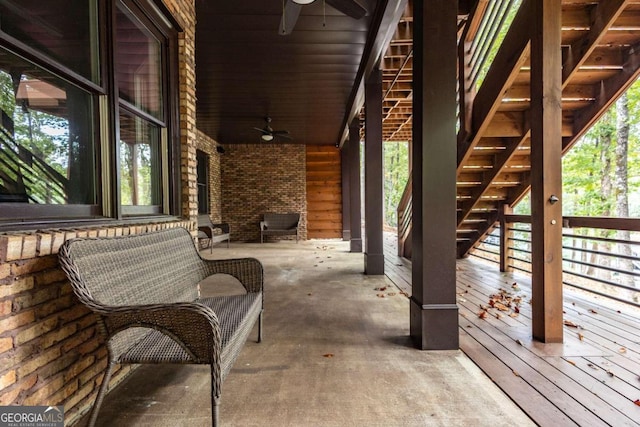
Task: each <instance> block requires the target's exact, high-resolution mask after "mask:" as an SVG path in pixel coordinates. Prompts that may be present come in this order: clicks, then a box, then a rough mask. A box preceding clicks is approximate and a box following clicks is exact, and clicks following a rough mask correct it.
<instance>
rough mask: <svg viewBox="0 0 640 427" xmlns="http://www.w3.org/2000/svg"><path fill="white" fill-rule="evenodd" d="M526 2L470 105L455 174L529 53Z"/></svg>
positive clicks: (525, 1)
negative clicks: (468, 130) (468, 135)
mask: <svg viewBox="0 0 640 427" xmlns="http://www.w3.org/2000/svg"><path fill="white" fill-rule="evenodd" d="M529 3H530V0H524V1H523V2H522V5H521V6H520V9H519V10H518V13H517V15H516V16H515V18H514V19H513V23H512V24H511V27H510V28H509V31H508V32H507V35H506V37H505V39H504V42H503V43H502V45H501V46H500V49H499V50H498V53H497V54H496V57H495V59H494V60H493V63H492V64H491V68H490V69H489V72H488V73H487V77H486V78H485V80H484V82H483V84H482V86H481V87H480V90H479V91H478V94H477V96H476V97H475V100H474V102H473V112H472V115H473V117H472V135H471V138H465V139H462V140H460V141H459V142H458V172H459V171H460V167H461V165H462V164H463V163H464V162H465V161H466V160H467V159H468V158H469V156H470V155H471V153H472V151H473V148H474V147H475V145H476V144H477V143H478V141H479V140H480V138H481V137H482V136H483V134H484V131H485V129H486V128H487V126H488V125H489V123H490V122H491V119H492V118H493V115H494V114H495V113H496V111H497V110H498V107H499V106H500V103H501V102H502V98H501V95H502V93H503V92H504V91H505V90H506V89H507V88H508V87H509V86H511V84H512V83H513V81H514V80H515V78H516V77H517V75H518V73H519V72H520V67H521V65H522V64H523V63H524V61H525V59H526V58H527V55H528V51H529V33H528V22H527V12H526V11H527V10H528V6H527V5H528V4H529Z"/></svg>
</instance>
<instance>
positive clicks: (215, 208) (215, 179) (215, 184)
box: [196, 131, 223, 223]
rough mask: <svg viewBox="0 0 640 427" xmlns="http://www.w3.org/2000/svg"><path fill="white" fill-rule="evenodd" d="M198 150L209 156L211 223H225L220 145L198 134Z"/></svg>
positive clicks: (200, 133)
mask: <svg viewBox="0 0 640 427" xmlns="http://www.w3.org/2000/svg"><path fill="white" fill-rule="evenodd" d="M196 145H197V146H196V148H197V149H198V150H200V151H202V152H205V153H207V154H208V155H209V209H210V211H209V212H210V213H211V215H210V216H211V221H213V222H214V223H216V222H223V219H222V178H221V176H220V158H221V154H220V153H218V150H217V148H218V143H217V142H216V141H214V140H213V139H212V138H209V137H208V136H207V135H205V134H204V133H202V132H200V131H198V132H197V144H196Z"/></svg>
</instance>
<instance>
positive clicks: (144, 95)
mask: <svg viewBox="0 0 640 427" xmlns="http://www.w3.org/2000/svg"><path fill="white" fill-rule="evenodd" d="M153 1H154V0H150V1H148V2H139V1H137V0H89V1H87V0H47V1H45V2H43V1H41V0H19V1H18V0H2V1H0V110H1V111H0V114H1V116H2V120H1V123H0V226H1V227H4V228H11V227H15V226H19V224H21V223H40V222H47V221H55V222H66V221H77V220H81V219H82V220H87V219H88V220H91V219H101V220H104V219H109V218H113V219H123V218H127V217H130V216H140V215H160V214H171V213H173V212H177V208H178V206H177V203H178V200H179V194H178V191H179V190H178V189H179V185H178V182H179V176H178V175H177V172H176V171H178V170H179V154H178V153H179V147H178V144H179V138H178V137H177V132H178V128H177V123H178V120H177V111H178V108H177V99H178V97H177V83H176V82H177V34H178V33H177V31H178V30H177V28H175V26H174V25H173V24H171V22H170V21H169V20H168V19H167V17H166V16H163V14H162V12H161V7H156V6H155V3H153ZM158 3H159V4H161V3H160V2H158ZM61 10H64V13H60V11H61ZM111 17H113V18H111Z"/></svg>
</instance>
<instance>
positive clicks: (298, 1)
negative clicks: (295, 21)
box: [293, 0, 316, 4]
mask: <svg viewBox="0 0 640 427" xmlns="http://www.w3.org/2000/svg"><path fill="white" fill-rule="evenodd" d="M314 1H316V0H293V2H294V3H296V4H311V3H313V2H314Z"/></svg>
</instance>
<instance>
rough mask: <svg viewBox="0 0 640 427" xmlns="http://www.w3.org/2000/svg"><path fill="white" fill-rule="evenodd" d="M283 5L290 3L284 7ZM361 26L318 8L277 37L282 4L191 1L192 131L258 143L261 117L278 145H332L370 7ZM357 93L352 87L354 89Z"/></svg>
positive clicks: (372, 3)
mask: <svg viewBox="0 0 640 427" xmlns="http://www.w3.org/2000/svg"><path fill="white" fill-rule="evenodd" d="M287 1H290V0H287ZM358 2H359V4H361V5H362V6H363V7H364V8H365V9H366V10H367V11H368V13H367V15H366V16H365V17H364V18H361V19H354V18H351V17H348V16H345V15H343V14H342V13H340V12H339V11H337V10H336V9H333V8H332V7H331V6H329V5H328V4H327V5H325V4H324V2H323V1H316V2H314V3H313V4H310V5H306V6H302V11H301V14H300V17H299V19H298V21H297V23H296V25H295V28H294V29H293V31H292V33H291V34H290V35H285V36H283V35H280V34H279V31H281V28H280V26H281V25H280V22H281V16H282V13H283V1H282V0H234V1H210V0H207V1H205V0H197V1H196V14H197V17H198V22H197V26H196V34H197V37H196V79H197V86H196V95H197V118H196V120H197V126H198V129H200V130H201V131H203V132H204V133H206V134H207V135H209V136H210V137H212V138H214V139H216V140H217V141H218V142H220V143H223V144H231V143H256V142H260V132H258V131H256V130H255V129H253V128H254V127H257V128H263V127H264V126H265V121H264V118H265V117H266V116H269V117H271V118H272V122H271V127H272V128H273V129H274V130H287V131H289V133H290V136H291V138H292V139H291V140H282V141H281V142H292V143H303V144H329V145H337V144H339V142H340V139H341V138H342V134H343V129H344V126H345V123H346V122H347V121H346V119H345V117H346V116H347V115H348V114H349V113H350V112H349V111H347V110H348V108H349V102H350V98H352V97H353V95H352V91H353V90H354V89H353V88H354V86H356V85H357V84H356V80H357V79H356V77H357V74H358V70H359V68H360V65H361V61H362V58H363V53H364V51H365V44H366V42H367V37H368V36H369V29H370V27H371V25H372V21H373V17H374V16H375V12H376V10H377V8H378V6H379V5H380V4H383V3H386V2H383V1H377V0H358ZM356 89H357V88H356Z"/></svg>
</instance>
